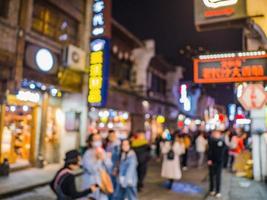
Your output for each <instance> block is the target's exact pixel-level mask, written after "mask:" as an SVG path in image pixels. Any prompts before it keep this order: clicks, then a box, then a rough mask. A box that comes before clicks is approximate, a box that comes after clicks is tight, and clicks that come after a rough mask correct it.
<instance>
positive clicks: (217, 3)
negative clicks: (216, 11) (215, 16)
mask: <svg viewBox="0 0 267 200" xmlns="http://www.w3.org/2000/svg"><path fill="white" fill-rule="evenodd" d="M237 2H238V0H203V3H204V4H205V6H207V7H209V8H219V7H225V6H231V5H235V4H237Z"/></svg>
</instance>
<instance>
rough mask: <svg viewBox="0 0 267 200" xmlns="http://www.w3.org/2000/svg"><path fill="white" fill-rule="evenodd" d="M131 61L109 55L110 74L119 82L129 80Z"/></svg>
mask: <svg viewBox="0 0 267 200" xmlns="http://www.w3.org/2000/svg"><path fill="white" fill-rule="evenodd" d="M131 71H132V63H131V62H130V61H124V60H119V59H118V58H117V57H116V56H112V57H111V66H110V76H111V77H112V78H114V79H115V80H118V81H120V82H125V81H126V82H130V79H131Z"/></svg>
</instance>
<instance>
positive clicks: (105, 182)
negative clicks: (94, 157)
mask: <svg viewBox="0 0 267 200" xmlns="http://www.w3.org/2000/svg"><path fill="white" fill-rule="evenodd" d="M100 177H101V185H100V189H101V191H102V192H104V193H106V194H112V193H113V192H114V188H113V185H112V181H111V178H110V176H109V174H108V173H107V171H106V170H101V171H100Z"/></svg>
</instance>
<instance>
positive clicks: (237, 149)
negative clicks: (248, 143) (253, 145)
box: [229, 128, 245, 169]
mask: <svg viewBox="0 0 267 200" xmlns="http://www.w3.org/2000/svg"><path fill="white" fill-rule="evenodd" d="M242 135H243V130H242V129H241V128H237V129H236V135H235V136H233V137H232V139H231V142H230V150H229V155H230V157H231V159H230V169H232V168H233V163H234V162H235V158H236V157H237V156H238V155H239V154H240V153H241V152H242V151H243V150H244V149H245V145H244V138H243V137H242Z"/></svg>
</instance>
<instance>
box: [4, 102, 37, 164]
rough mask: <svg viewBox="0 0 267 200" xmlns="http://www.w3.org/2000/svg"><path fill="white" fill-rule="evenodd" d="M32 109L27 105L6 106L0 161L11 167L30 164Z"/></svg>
mask: <svg viewBox="0 0 267 200" xmlns="http://www.w3.org/2000/svg"><path fill="white" fill-rule="evenodd" d="M33 123H34V120H33V108H32V107H30V106H27V105H7V106H6V111H5V119H4V127H3V135H2V156H1V158H2V159H5V158H7V159H8V160H9V162H10V163H11V167H12V166H14V167H16V166H24V165H28V164H30V160H31V151H32V150H33V149H32V146H33V138H34V135H33V134H34V132H33Z"/></svg>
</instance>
